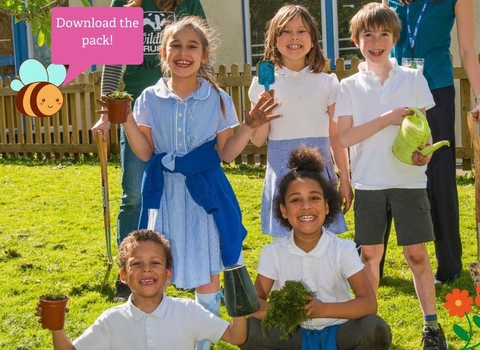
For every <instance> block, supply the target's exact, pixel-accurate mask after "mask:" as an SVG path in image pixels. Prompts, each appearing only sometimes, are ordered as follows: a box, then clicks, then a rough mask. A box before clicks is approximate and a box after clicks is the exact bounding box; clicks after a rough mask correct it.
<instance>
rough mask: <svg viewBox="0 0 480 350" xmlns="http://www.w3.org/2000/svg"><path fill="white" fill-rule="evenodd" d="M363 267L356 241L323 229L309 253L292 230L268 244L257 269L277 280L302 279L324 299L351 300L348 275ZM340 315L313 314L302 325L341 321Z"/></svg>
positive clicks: (316, 326) (281, 282) (311, 326)
mask: <svg viewBox="0 0 480 350" xmlns="http://www.w3.org/2000/svg"><path fill="white" fill-rule="evenodd" d="M362 269H363V263H362V262H361V261H360V257H359V256H358V253H357V250H356V248H355V243H354V242H352V241H349V240H345V239H342V238H338V237H337V236H336V235H335V234H333V233H331V232H328V231H326V230H323V234H322V237H321V238H320V240H319V241H318V243H317V245H316V247H315V248H314V249H313V250H312V251H310V252H308V253H306V252H305V251H303V250H302V249H300V248H299V247H297V245H296V244H295V242H294V240H293V233H290V234H289V235H288V236H285V237H283V238H280V239H277V240H275V241H274V242H273V243H270V244H268V245H266V246H265V247H264V248H263V249H262V252H261V253H260V260H259V263H258V273H259V274H261V275H263V276H265V277H267V278H269V279H272V280H274V281H277V282H278V285H279V286H280V287H283V286H284V285H285V282H286V281H302V282H303V283H304V284H305V285H306V286H307V288H308V289H309V290H310V291H312V292H313V293H314V294H315V297H316V298H317V299H319V300H321V301H322V302H325V303H328V302H343V301H348V300H352V299H353V297H352V295H351V294H350V285H349V284H348V281H347V279H348V278H349V277H351V276H353V275H354V274H356V273H357V272H359V271H361V270H362ZM345 321H346V320H345V319H338V318H314V319H311V320H309V321H307V322H304V323H303V324H302V327H303V328H309V329H322V328H324V327H326V326H331V325H335V324H342V323H344V322H345Z"/></svg>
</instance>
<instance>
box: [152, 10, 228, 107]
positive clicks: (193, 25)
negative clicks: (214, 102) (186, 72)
mask: <svg viewBox="0 0 480 350" xmlns="http://www.w3.org/2000/svg"><path fill="white" fill-rule="evenodd" d="M184 28H188V29H192V30H194V31H195V33H197V35H198V36H199V37H200V43H201V45H202V52H203V53H205V52H206V51H207V50H208V51H209V60H208V62H207V64H202V65H201V66H200V69H199V70H198V75H199V76H201V77H203V78H205V79H206V80H207V81H208V82H209V83H210V84H211V85H212V86H213V88H214V89H215V90H216V91H217V92H218V96H219V98H220V107H221V109H222V113H223V115H225V104H224V102H223V99H222V94H221V93H220V90H221V89H220V87H219V86H218V84H217V82H216V81H215V77H214V76H213V75H212V73H211V72H210V70H209V69H207V65H208V63H211V59H212V57H213V55H214V52H215V50H216V49H217V46H218V41H217V38H216V36H215V33H214V31H213V29H211V28H209V27H208V25H207V22H206V21H205V20H204V19H203V18H200V17H198V16H185V17H182V18H181V19H180V20H178V21H176V22H171V23H169V24H168V25H167V26H166V27H165V29H164V30H163V34H162V43H161V44H160V52H161V51H162V49H163V50H164V51H165V50H166V48H167V46H168V41H169V40H170V39H171V38H172V37H173V36H174V35H175V34H176V33H177V32H178V31H180V30H181V29H184ZM160 65H161V68H162V71H163V75H164V76H165V77H169V76H171V71H170V67H169V66H168V62H167V61H166V60H164V59H163V57H162V55H161V54H160Z"/></svg>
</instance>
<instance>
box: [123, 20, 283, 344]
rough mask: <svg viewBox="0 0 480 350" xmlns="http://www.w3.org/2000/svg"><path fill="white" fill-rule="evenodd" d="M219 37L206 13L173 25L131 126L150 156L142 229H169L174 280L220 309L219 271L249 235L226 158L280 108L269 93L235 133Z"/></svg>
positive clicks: (135, 143) (135, 141) (235, 258)
mask: <svg viewBox="0 0 480 350" xmlns="http://www.w3.org/2000/svg"><path fill="white" fill-rule="evenodd" d="M211 40H212V39H211V34H210V29H209V28H208V27H207V26H206V22H205V21H204V20H202V19H201V18H199V17H195V16H187V17H183V18H182V19H181V20H179V21H177V22H174V23H172V24H170V25H168V26H167V27H166V28H165V29H164V32H163V37H162V43H161V47H160V59H161V64H162V71H163V72H164V78H161V79H160V80H159V81H158V82H157V84H156V85H154V86H150V87H148V88H146V89H145V90H144V91H143V92H142V94H141V95H140V96H139V97H138V99H137V100H136V102H135V107H134V110H133V114H132V113H130V114H129V116H128V119H127V121H126V122H125V123H123V127H124V129H125V132H126V134H127V138H128V142H129V143H130V145H131V147H132V149H133V151H134V152H135V154H136V155H137V157H139V158H140V159H142V160H143V161H148V164H147V166H146V169H145V172H144V178H143V183H142V214H141V218H140V228H149V229H154V230H156V231H158V232H161V233H163V234H164V235H165V237H166V238H167V239H168V240H169V241H170V243H171V247H172V251H173V257H174V261H175V262H174V266H173V276H172V280H171V282H172V283H173V284H175V285H176V287H177V288H195V289H196V300H197V301H198V302H199V303H200V304H201V305H203V306H204V307H205V308H206V309H208V310H210V311H212V312H214V313H215V314H217V315H218V314H219V309H220V296H219V295H220V283H219V273H220V271H222V270H223V269H224V267H227V266H229V265H233V264H236V263H237V262H239V260H241V259H242V257H241V250H242V241H243V239H244V238H245V236H246V230H245V228H244V227H243V225H242V221H241V219H242V218H241V211H240V208H239V206H238V202H237V199H236V197H235V194H234V193H233V190H232V188H231V186H230V184H229V182H228V180H227V178H226V176H225V174H224V172H223V170H222V168H221V167H220V163H221V161H222V160H223V161H225V162H231V161H233V160H234V159H235V158H236V157H237V156H238V155H239V154H240V153H241V151H242V150H243V149H244V147H245V145H246V144H247V142H248V140H249V139H250V137H251V136H252V135H253V133H254V131H255V129H256V128H257V127H258V126H260V125H262V124H264V123H265V122H268V121H270V120H271V119H274V118H276V117H278V115H271V112H272V110H273V109H274V108H275V107H276V106H277V104H275V103H274V102H273V99H272V98H271V96H269V95H266V96H263V97H262V98H261V99H260V100H259V103H258V104H257V106H255V108H254V109H252V110H251V111H250V112H245V121H244V122H243V123H241V125H240V126H239V128H238V130H237V132H236V133H235V134H234V133H233V130H232V128H233V127H235V126H237V125H238V124H239V122H238V118H237V115H236V113H235V108H234V105H233V102H232V100H231V98H230V97H229V96H228V95H227V93H225V92H224V91H223V90H221V89H220V88H219V87H218V86H217V85H216V83H215V82H214V78H213V77H212V76H211V75H210V73H209V72H208V71H207V70H206V69H205V64H206V63H207V60H208V58H209V54H210V51H211V50H212V49H213V46H212V42H211ZM197 348H198V347H197Z"/></svg>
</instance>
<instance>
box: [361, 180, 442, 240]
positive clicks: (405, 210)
mask: <svg viewBox="0 0 480 350" xmlns="http://www.w3.org/2000/svg"><path fill="white" fill-rule="evenodd" d="M389 210H391V214H392V217H393V221H394V223H395V231H396V233H397V244H398V245H399V246H405V245H412V244H418V243H424V242H430V241H433V240H435V236H434V233H433V224H432V217H431V214H430V202H429V200H428V197H427V192H426V190H424V189H387V190H374V191H366V190H356V191H355V202H354V212H355V242H356V243H358V244H364V245H374V244H383V243H384V238H385V231H386V228H387V213H388V211H389Z"/></svg>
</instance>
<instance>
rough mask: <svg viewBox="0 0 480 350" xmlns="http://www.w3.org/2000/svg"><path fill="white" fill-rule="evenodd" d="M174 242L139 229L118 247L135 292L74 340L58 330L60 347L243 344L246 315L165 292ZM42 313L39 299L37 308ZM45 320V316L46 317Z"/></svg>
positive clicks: (122, 270) (55, 340)
mask: <svg viewBox="0 0 480 350" xmlns="http://www.w3.org/2000/svg"><path fill="white" fill-rule="evenodd" d="M172 264H173V257H172V251H171V249H170V243H169V242H168V240H167V239H166V238H165V237H164V236H163V235H161V234H159V233H157V232H154V231H151V230H138V231H133V232H132V233H130V235H128V236H127V237H126V238H125V239H124V240H123V241H122V243H121V245H120V247H119V252H118V266H119V267H120V278H121V280H122V282H123V283H126V284H128V286H129V287H130V289H131V291H132V294H131V295H130V297H129V298H128V301H127V302H126V303H125V304H122V305H119V306H116V307H113V308H111V309H108V310H106V311H105V312H104V313H103V314H102V315H100V317H99V318H98V319H97V320H96V321H95V323H94V324H93V325H92V326H90V327H89V328H88V329H87V330H86V331H85V332H84V333H83V334H82V335H81V336H80V337H79V338H77V339H76V340H75V341H74V342H73V343H72V341H71V340H70V339H69V338H68V337H67V335H66V333H65V330H63V329H62V330H59V331H52V338H53V347H54V349H55V350H63V349H69V350H72V349H78V350H82V349H85V350H95V349H102V350H103V349H112V350H113V349H159V350H160V349H191V350H193V349H194V348H195V344H196V343H197V342H199V341H201V340H208V341H210V342H212V343H216V342H217V341H218V340H220V339H222V340H224V341H227V342H229V343H232V344H237V345H238V344H242V343H243V342H244V341H245V339H246V337H247V322H246V318H245V317H232V321H231V322H230V323H228V322H227V321H225V320H222V319H220V318H219V317H217V316H216V315H214V314H212V313H211V312H210V311H207V310H205V309H204V308H203V307H202V306H200V305H199V304H197V303H195V301H194V300H189V299H182V298H171V297H168V296H167V295H165V294H164V291H165V288H166V287H167V285H168V281H169V280H170V278H171V276H172ZM35 314H36V315H37V316H40V321H41V317H42V309H41V307H40V305H39V304H38V305H37V311H36V313H35ZM40 321H39V322H40Z"/></svg>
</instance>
